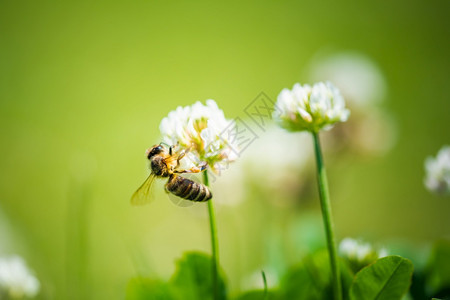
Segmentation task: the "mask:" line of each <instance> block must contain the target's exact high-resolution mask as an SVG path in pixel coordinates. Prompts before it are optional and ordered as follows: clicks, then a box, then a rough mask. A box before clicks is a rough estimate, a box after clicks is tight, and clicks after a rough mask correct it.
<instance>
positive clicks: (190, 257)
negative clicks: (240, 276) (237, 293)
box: [170, 252, 226, 300]
mask: <svg viewBox="0 0 450 300" xmlns="http://www.w3.org/2000/svg"><path fill="white" fill-rule="evenodd" d="M211 270H212V260H211V257H210V256H209V255H207V254H203V253H200V252H188V253H185V254H184V256H183V257H182V258H181V259H180V260H178V261H177V269H176V271H175V274H174V275H173V276H172V278H171V280H170V283H171V285H172V286H173V287H174V288H175V289H176V291H177V293H178V295H179V296H180V299H183V300H198V299H202V300H209V299H213V289H212V276H211ZM219 299H226V289H225V283H224V280H223V277H222V276H221V274H220V273H219Z"/></svg>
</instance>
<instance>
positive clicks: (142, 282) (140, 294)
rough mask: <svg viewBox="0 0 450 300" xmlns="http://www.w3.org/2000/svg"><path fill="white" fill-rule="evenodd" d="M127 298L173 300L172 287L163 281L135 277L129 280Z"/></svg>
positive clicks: (129, 299)
mask: <svg viewBox="0 0 450 300" xmlns="http://www.w3.org/2000/svg"><path fill="white" fill-rule="evenodd" d="M126 299H127V300H144V299H145V300H175V299H177V298H176V295H175V293H174V291H173V288H172V287H171V286H170V285H169V284H168V283H165V282H162V281H158V280H152V279H148V278H142V277H137V278H133V279H131V280H130V282H129V283H128V287H127V294H126Z"/></svg>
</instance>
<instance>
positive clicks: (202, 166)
mask: <svg viewBox="0 0 450 300" xmlns="http://www.w3.org/2000/svg"><path fill="white" fill-rule="evenodd" d="M207 166H208V164H207V163H202V164H200V165H199V166H198V167H192V168H190V169H188V170H175V171H173V172H174V173H200V172H202V171H204V170H205V169H206V167H207Z"/></svg>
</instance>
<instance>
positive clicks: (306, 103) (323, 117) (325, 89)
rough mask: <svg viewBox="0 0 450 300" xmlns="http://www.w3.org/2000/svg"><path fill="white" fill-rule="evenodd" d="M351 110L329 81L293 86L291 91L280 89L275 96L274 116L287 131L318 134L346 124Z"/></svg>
mask: <svg viewBox="0 0 450 300" xmlns="http://www.w3.org/2000/svg"><path fill="white" fill-rule="evenodd" d="M349 115H350V111H349V110H348V109H346V108H345V102H344V98H343V97H342V96H341V94H340V92H339V90H338V89H337V88H336V87H335V86H333V85H332V84H331V83H330V82H326V83H323V82H319V83H316V84H314V85H313V86H310V85H307V84H305V85H303V86H301V85H300V84H298V83H296V84H295V85H294V87H293V88H292V90H289V89H283V90H282V91H281V93H280V94H279V95H278V98H277V103H276V107H275V111H274V113H273V117H274V119H275V121H276V122H277V123H278V124H279V125H280V126H281V127H283V128H285V129H287V130H289V131H303V130H307V131H311V132H318V131H319V130H321V129H325V130H327V129H330V128H332V127H333V125H334V124H335V123H337V122H345V121H346V120H347V119H348V117H349Z"/></svg>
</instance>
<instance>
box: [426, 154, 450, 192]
mask: <svg viewBox="0 0 450 300" xmlns="http://www.w3.org/2000/svg"><path fill="white" fill-rule="evenodd" d="M425 171H426V177H425V186H426V187H427V188H428V190H430V191H431V192H434V193H437V194H447V195H448V194H450V146H444V147H442V148H441V150H439V152H438V154H437V156H436V158H434V157H428V158H427V159H426V160H425Z"/></svg>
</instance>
